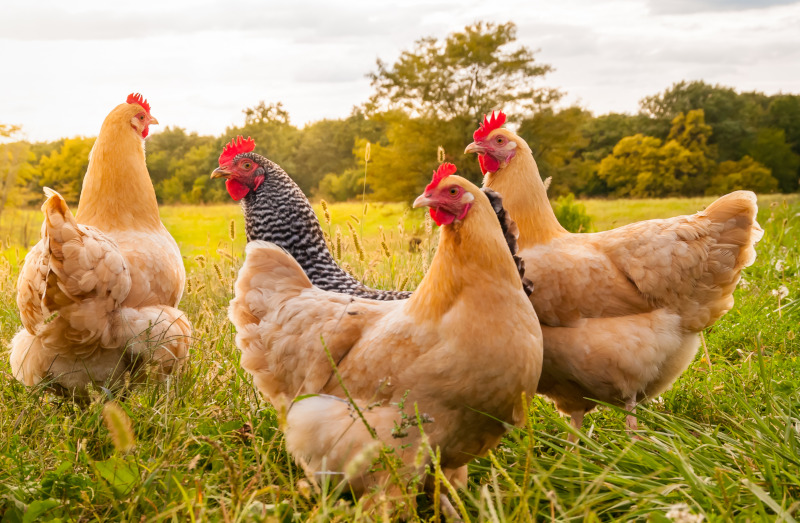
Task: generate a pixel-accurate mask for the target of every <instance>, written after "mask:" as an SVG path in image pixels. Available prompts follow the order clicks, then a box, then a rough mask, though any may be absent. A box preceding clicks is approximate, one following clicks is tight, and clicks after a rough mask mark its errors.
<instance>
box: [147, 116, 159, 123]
mask: <svg viewBox="0 0 800 523" xmlns="http://www.w3.org/2000/svg"><path fill="white" fill-rule="evenodd" d="M147 125H158V120H156V117H155V116H151V117H150V122H148V124H147Z"/></svg>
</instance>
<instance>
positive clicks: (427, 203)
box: [411, 193, 436, 209]
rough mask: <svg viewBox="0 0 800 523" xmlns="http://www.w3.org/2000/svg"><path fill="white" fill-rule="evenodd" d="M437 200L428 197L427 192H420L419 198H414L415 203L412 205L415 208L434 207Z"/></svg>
mask: <svg viewBox="0 0 800 523" xmlns="http://www.w3.org/2000/svg"><path fill="white" fill-rule="evenodd" d="M435 203H436V201H435V200H434V199H433V198H428V197H427V196H426V195H425V193H422V194H420V195H419V196H417V199H416V200H414V203H413V204H412V205H411V207H413V208H414V209H416V208H417V207H432V206H433V204H435Z"/></svg>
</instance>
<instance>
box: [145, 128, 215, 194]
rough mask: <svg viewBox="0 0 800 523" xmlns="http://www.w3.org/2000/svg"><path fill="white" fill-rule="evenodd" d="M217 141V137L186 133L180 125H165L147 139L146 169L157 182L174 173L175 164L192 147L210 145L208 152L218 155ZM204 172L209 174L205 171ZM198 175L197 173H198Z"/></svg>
mask: <svg viewBox="0 0 800 523" xmlns="http://www.w3.org/2000/svg"><path fill="white" fill-rule="evenodd" d="M218 143H219V140H218V139H217V138H214V137H211V136H199V135H198V134H197V133H187V132H186V130H184V129H182V128H180V127H167V128H165V129H164V130H163V131H161V132H159V133H156V134H153V135H151V136H150V138H148V139H147V142H146V148H147V170H148V171H150V178H151V179H152V180H153V184H154V185H156V186H158V184H159V183H161V182H163V181H164V180H166V179H168V178H171V177H172V176H174V175H175V164H176V162H179V161H180V160H181V158H183V156H184V155H185V154H186V153H188V152H189V150H190V149H192V148H194V147H200V146H203V145H211V146H212V148H211V149H209V154H210V155H211V156H212V157H214V156H215V154H216V156H219V153H220V152H221V151H222V150H221V148H220V150H219V151H216V150H215V146H216V145H217V144H218ZM205 174H210V172H209V173H205ZM198 175H199V173H198Z"/></svg>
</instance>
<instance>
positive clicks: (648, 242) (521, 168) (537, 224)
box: [465, 113, 763, 430]
mask: <svg viewBox="0 0 800 523" xmlns="http://www.w3.org/2000/svg"><path fill="white" fill-rule="evenodd" d="M504 122H505V115H504V114H502V113H500V114H499V115H498V116H495V115H494V113H492V117H491V118H488V119H487V118H484V122H483V124H482V125H481V126H480V128H479V129H478V130H477V131H475V134H474V136H473V138H474V142H473V143H471V144H470V145H469V146H467V148H466V151H465V152H474V153H477V154H478V158H479V162H480V165H481V169H482V171H483V172H484V175H485V178H484V185H485V186H486V187H490V188H492V189H494V190H496V191H498V192H499V193H500V194H501V195H502V196H503V197H504V204H505V206H506V209H507V210H508V212H509V213H510V214H511V218H512V219H513V220H514V221H516V222H517V225H518V227H519V231H520V237H519V244H520V253H519V255H520V257H521V258H522V259H523V260H524V262H525V267H526V276H528V277H529V278H530V279H531V280H532V281H533V284H534V288H535V289H536V292H535V293H534V294H533V295H532V296H531V301H532V302H533V305H534V308H535V309H536V313H537V315H538V317H539V321H540V322H541V324H542V333H543V335H544V363H543V368H542V377H541V379H540V380H539V387H538V392H539V393H541V394H544V395H546V396H548V397H550V398H551V399H552V400H553V401H554V402H555V404H556V406H557V408H558V409H559V410H561V411H562V412H564V413H567V414H569V415H570V416H571V418H572V424H573V426H574V427H575V428H576V429H579V428H580V426H581V424H582V421H583V417H584V414H585V413H586V412H588V411H590V410H592V409H593V408H594V407H595V406H596V403H595V402H594V401H593V400H600V401H603V402H605V403H609V404H613V405H617V406H621V407H624V408H625V409H627V410H628V411H630V412H631V414H630V415H628V416H627V424H628V427H629V430H635V429H636V428H637V423H636V417H635V416H634V412H635V407H636V405H637V404H638V403H640V402H642V401H645V400H648V399H651V398H654V397H656V396H657V395H658V394H660V393H661V392H663V391H664V390H666V389H667V388H669V387H670V386H671V385H672V383H673V382H674V381H675V380H676V379H677V378H678V376H679V375H680V374H681V373H682V372H683V371H684V370H685V369H686V368H687V367H688V366H689V364H690V363H691V361H692V359H693V358H694V356H695V354H696V352H697V348H698V345H699V343H700V342H699V334H700V332H701V331H702V330H703V329H705V328H707V327H709V326H710V325H712V324H713V323H714V322H715V321H717V320H718V319H719V318H720V317H721V316H722V315H724V314H725V313H726V312H727V311H728V310H730V309H731V307H733V291H734V289H735V288H736V284H737V283H738V281H739V276H740V273H741V271H742V269H743V268H744V267H747V266H748V265H750V264H752V263H753V261H754V260H755V249H754V244H755V243H756V242H757V241H758V240H759V239H760V238H761V236H762V235H763V231H762V229H761V227H759V225H758V223H757V222H756V212H757V210H758V209H757V206H756V196H755V194H753V193H751V192H747V191H737V192H734V193H732V194H729V195H727V196H723V197H722V198H720V199H718V200H717V201H715V202H714V203H712V204H711V205H710V206H709V207H708V208H707V209H706V210H705V211H701V212H698V213H697V214H695V215H692V216H678V217H675V218H669V219H665V220H649V221H643V222H639V223H633V224H630V225H627V226H624V227H620V228H618V229H614V230H611V231H606V232H599V233H592V234H572V233H569V232H567V231H566V230H565V229H564V228H563V227H561V225H559V223H558V220H557V219H556V217H555V215H554V214H553V210H552V208H551V206H550V202H549V201H548V199H547V193H546V190H545V187H544V184H543V183H542V179H541V177H540V176H539V171H538V169H537V167H536V162H535V161H534V159H533V156H532V154H531V150H530V147H528V144H527V143H525V141H524V140H522V139H521V138H520V137H519V136H517V135H516V134H514V133H513V132H511V131H509V130H508V129H505V128H502V127H501V126H502V124H503V123H504Z"/></svg>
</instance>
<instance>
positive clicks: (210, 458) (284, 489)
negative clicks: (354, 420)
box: [0, 198, 800, 522]
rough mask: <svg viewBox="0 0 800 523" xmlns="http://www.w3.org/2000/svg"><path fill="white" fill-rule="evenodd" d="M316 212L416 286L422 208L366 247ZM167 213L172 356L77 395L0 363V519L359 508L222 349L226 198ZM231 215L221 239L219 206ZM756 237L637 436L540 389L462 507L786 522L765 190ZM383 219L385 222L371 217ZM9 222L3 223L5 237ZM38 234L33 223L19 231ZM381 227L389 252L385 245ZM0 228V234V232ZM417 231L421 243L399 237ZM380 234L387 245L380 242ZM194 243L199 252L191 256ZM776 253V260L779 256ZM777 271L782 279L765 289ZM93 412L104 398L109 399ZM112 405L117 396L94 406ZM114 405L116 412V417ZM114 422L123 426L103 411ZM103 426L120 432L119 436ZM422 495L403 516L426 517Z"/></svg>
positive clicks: (659, 204)
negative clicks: (752, 251) (176, 260)
mask: <svg viewBox="0 0 800 523" xmlns="http://www.w3.org/2000/svg"><path fill="white" fill-rule="evenodd" d="M708 201H710V199H701V200H691V201H684V200H674V201H673V200H669V201H652V200H649V201H614V202H611V201H608V202H606V201H588V202H584V203H585V204H586V207H587V210H588V212H589V214H590V215H592V217H593V219H594V224H595V228H596V229H603V228H605V227H606V226H607V224H610V223H614V224H616V225H621V224H622V222H624V221H627V220H628V219H630V220H635V219H642V218H651V217H664V216H668V215H673V214H681V213H684V212H689V211H692V210H696V209H697V208H698V207H702V206H704V205H705V204H707V203H708ZM330 209H331V214H332V216H331V224H330V225H329V224H328V223H326V222H325V220H324V218H323V228H324V229H326V231H328V232H329V233H330V235H331V237H332V243H333V244H334V250H335V245H336V242H337V239H336V238H337V234H336V227H337V226H338V227H339V228H340V230H341V240H340V244H341V251H342V253H341V258H342V261H343V262H345V263H348V264H349V265H350V266H351V268H352V270H353V271H354V272H356V273H357V274H359V275H360V276H366V279H367V280H368V282H370V283H373V284H375V285H382V286H399V284H401V283H404V286H405V287H406V288H414V286H415V285H416V284H417V283H418V281H419V279H420V278H421V276H422V274H423V273H424V270H425V268H426V267H427V263H428V262H429V259H430V255H431V252H432V247H433V245H435V241H436V240H435V234H436V233H435V231H432V232H430V233H429V232H428V231H427V229H426V227H425V222H424V221H423V216H424V214H423V213H421V212H418V211H417V212H414V213H409V214H408V215H407V216H405V217H403V218H402V223H403V225H402V227H399V226H398V221H399V220H401V217H402V212H403V211H402V206H400V205H387V206H377V205H375V206H372V205H371V206H370V209H369V210H368V212H367V216H366V219H365V223H364V236H365V241H364V243H365V245H364V246H363V249H362V250H363V251H364V253H365V254H364V261H363V262H362V261H361V260H360V256H359V253H358V252H357V250H356V247H355V245H354V243H353V240H352V238H351V235H350V230H349V227H348V226H347V225H346V221H348V220H350V221H351V223H353V225H354V226H355V227H356V229H357V228H358V224H356V223H355V221H354V219H353V218H351V217H350V215H353V216H355V217H357V219H360V217H361V206H360V204H345V205H339V204H337V205H334V206H331V207H330ZM162 213H163V217H164V221H165V223H166V225H167V227H168V228H169V229H170V231H171V232H172V233H173V234H174V235H175V237H176V239H177V240H178V242H179V243H180V244H181V248H182V250H183V252H184V254H185V255H186V261H187V267H188V276H189V286H188V288H187V292H186V294H185V296H184V299H183V302H182V305H181V306H182V308H183V310H184V311H186V313H187V315H188V316H189V318H190V319H191V320H192V321H193V323H194V327H195V334H196V337H197V339H196V341H195V343H194V345H193V348H192V351H191V357H190V358H189V360H188V361H187V363H186V365H185V366H184V368H183V371H182V372H181V373H180V374H179V375H177V376H174V377H173V378H171V379H170V380H169V381H168V382H167V383H165V384H156V383H147V384H145V385H144V386H142V387H140V388H138V389H136V390H135V391H133V392H131V393H130V394H128V395H127V396H126V397H124V398H121V397H120V398H111V397H109V395H108V393H106V392H105V391H102V390H98V391H95V392H94V394H93V400H92V402H91V403H90V404H89V405H88V406H86V407H77V406H75V405H74V404H72V403H71V402H66V401H63V400H60V399H58V398H56V397H53V396H51V395H50V394H49V393H47V392H46V391H44V390H42V389H36V388H34V389H26V388H24V387H23V386H21V385H20V384H19V383H17V382H16V380H14V379H13V377H12V376H11V374H10V369H9V367H8V359H7V357H3V358H2V360H0V515H1V517H2V521H36V520H61V521H75V520H81V521H88V520H91V521H95V520H99V521H105V520H124V521H129V520H137V521H165V520H166V521H209V520H210V521H262V520H264V519H265V518H269V519H270V520H271V521H281V522H288V521H294V520H298V521H305V520H314V521H329V520H341V521H349V520H370V519H375V518H378V517H380V514H377V515H376V514H371V513H370V512H369V510H368V509H367V508H366V507H365V506H364V505H363V503H361V502H358V503H356V502H354V501H353V500H352V499H349V498H347V497H343V498H340V497H337V496H334V495H332V494H331V492H329V491H317V490H315V489H314V488H312V487H311V486H310V485H309V484H308V482H306V481H305V480H303V479H302V478H303V475H302V472H301V471H300V470H299V469H298V468H297V467H296V466H295V465H294V464H293V463H292V460H291V459H290V458H289V457H288V456H287V454H286V452H285V448H284V446H283V441H282V436H281V433H280V431H279V430H277V420H276V415H275V412H274V411H273V410H272V408H271V407H270V406H269V405H268V404H267V403H265V402H264V400H263V399H262V398H261V397H260V395H259V394H258V393H257V391H256V390H255V389H254V387H253V385H252V381H251V378H250V376H249V375H247V374H246V373H245V372H243V371H242V369H241V368H240V367H239V365H238V359H239V354H238V350H237V349H236V347H235V346H234V343H233V335H234V333H233V329H232V327H231V326H230V324H229V323H228V322H227V320H226V318H225V309H226V306H227V303H228V301H229V299H230V297H231V284H232V281H233V278H234V275H235V273H236V269H237V268H238V266H239V265H240V263H241V258H240V256H241V253H242V252H243V249H242V246H243V242H244V240H243V234H242V232H243V229H242V223H241V218H240V211H239V209H238V207H237V206H231V205H226V206H209V207H188V206H185V207H184V206H180V207H168V208H164V209H163V210H162ZM40 219H41V218H39V215H38V214H37V213H36V212H33V211H14V213H13V215H4V216H3V219H2V220H1V221H0V239H2V241H3V255H2V256H0V281H2V292H0V320H2V324H1V325H2V326H1V327H0V342H1V343H2V346H3V347H7V346H8V342H9V341H10V339H11V337H12V336H13V334H14V333H15V332H16V331H17V329H18V328H19V325H20V323H19V318H18V315H17V311H16V306H15V303H14V290H13V289H14V283H15V280H16V275H17V273H18V259H19V258H18V257H19V256H21V255H22V253H24V250H25V249H24V247H25V245H20V241H21V240H20V239H14V238H19V236H17V235H16V234H21V233H20V231H19V228H20V224H24V223H29V224H31V225H30V227H31V229H30V230H33V231H36V230H38V226H39V222H38V221H37V220H40ZM231 219H233V220H235V224H236V225H235V231H234V232H235V235H234V238H233V239H231V238H230V234H229V223H230V220H231ZM759 221H760V223H761V224H762V226H763V227H764V229H765V231H766V234H765V236H764V239H763V240H762V241H761V243H760V244H759V245H758V249H757V250H758V259H757V261H756V264H755V265H754V266H752V267H750V268H749V269H747V270H746V271H745V274H744V283H743V285H741V286H740V288H739V289H738V290H737V291H736V306H735V308H734V309H733V310H732V311H731V312H730V313H728V314H727V315H726V316H725V317H724V318H723V319H722V320H720V321H719V322H717V324H716V325H715V326H713V327H712V328H710V329H708V330H707V331H706V332H705V333H704V334H705V340H706V342H707V346H708V352H709V355H710V361H709V360H706V359H705V357H704V356H703V352H702V349H701V351H700V354H699V355H698V357H697V358H696V359H695V361H694V362H693V363H692V364H691V366H690V367H689V369H688V370H687V371H686V372H685V373H684V374H683V375H682V376H681V377H680V378H679V380H678V381H677V382H676V383H675V385H674V386H673V387H672V389H671V390H669V391H668V392H666V393H665V394H663V396H662V397H660V398H658V399H657V400H656V401H654V402H653V403H651V404H649V405H648V406H647V407H645V408H641V409H640V411H639V415H640V417H641V420H640V421H641V424H642V425H643V427H644V429H643V433H642V436H643V437H644V440H643V441H631V440H630V439H629V438H628V437H627V436H626V434H625V432H624V415H623V414H622V413H621V412H620V411H618V410H616V409H613V408H605V409H601V410H600V411H597V412H595V413H593V414H589V415H588V416H587V418H586V420H585V425H584V431H583V434H582V436H581V442H580V448H579V449H577V450H576V449H573V448H572V447H570V446H569V445H568V444H567V443H566V441H565V440H566V435H567V433H568V426H567V423H566V422H565V420H564V419H562V418H561V417H560V416H559V415H558V413H556V412H555V411H554V409H553V407H552V405H551V404H550V403H549V402H548V401H547V400H545V399H542V398H538V397H537V398H533V399H532V400H531V405H530V415H529V416H528V418H527V424H526V425H525V426H524V427H522V428H519V429H516V430H514V431H513V432H511V433H510V434H509V435H508V436H507V437H506V438H505V439H504V440H503V443H502V444H501V445H500V446H499V447H498V448H497V449H495V451H494V452H493V453H492V454H490V455H489V456H488V457H486V458H482V459H479V460H476V461H475V462H473V463H472V464H471V466H470V483H469V485H468V487H467V488H466V489H465V490H462V491H459V496H458V497H459V501H460V502H461V503H463V506H464V508H465V510H466V511H467V515H468V516H469V519H471V520H476V521H533V520H553V521H598V520H633V519H636V520H649V521H668V520H676V521H698V519H692V518H695V517H703V518H705V519H706V520H708V521H728V520H732V519H735V520H751V521H753V520H755V521H758V520H766V521H775V520H783V521H794V520H795V519H794V518H797V517H798V508H799V507H800V501H798V500H800V360H798V356H800V345H799V344H798V335H800V332H798V331H800V302H798V300H797V296H798V293H799V292H800V282H799V281H798V267H800V247H798V228H799V227H800V203H798V202H797V200H796V199H790V202H787V203H786V204H784V203H783V202H782V200H781V199H780V198H774V199H771V200H764V199H762V200H761V211H760V213H759ZM381 228H382V233H381ZM12 233H13V234H12ZM34 236H35V235H34ZM383 237H385V239H386V244H387V249H386V250H384V249H383V248H382V246H381V241H382V239H383ZM6 238H8V240H7V239H6ZM413 238H418V239H419V240H420V242H419V245H418V248H416V249H411V248H410V247H409V246H410V245H411V244H412V243H413V244H415V245H416V242H412V239H413ZM386 251H388V255H387V252H386ZM198 256H200V258H198ZM779 262H780V263H779ZM781 286H785V287H786V288H787V290H788V296H787V297H785V298H781V299H779V297H778V296H777V295H776V294H775V291H778V289H779V288H780V287H781ZM112 399H113V400H114V401H115V403H117V404H118V405H119V406H120V407H121V408H122V410H123V411H124V413H125V414H126V415H127V416H128V417H129V418H130V426H131V429H130V430H131V431H132V436H133V438H134V440H135V447H134V448H133V450H131V451H129V452H124V451H122V450H116V448H115V445H114V441H113V439H114V438H115V437H116V436H115V434H113V433H111V432H109V429H108V428H107V427H108V426H109V425H107V424H106V423H105V422H104V420H105V419H106V418H108V417H109V416H108V415H106V417H105V418H104V414H103V411H104V406H105V405H106V404H107V403H108V402H109V401H110V400H112ZM106 408H107V409H108V407H106ZM110 411H113V408H112V409H110ZM123 421H124V420H123ZM110 426H111V427H112V428H114V427H117V428H114V430H124V429H119V428H118V427H119V426H122V427H124V426H125V423H124V422H122V423H116V424H114V423H112V424H110ZM117 436H118V435H117ZM433 515H434V508H433V507H430V506H428V505H425V504H424V502H423V503H422V505H421V506H420V509H419V511H418V512H417V513H416V514H414V515H413V516H412V519H417V518H420V519H431V518H432V517H433Z"/></svg>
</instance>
